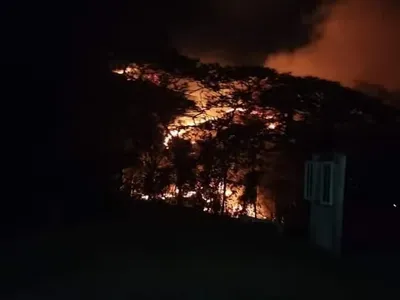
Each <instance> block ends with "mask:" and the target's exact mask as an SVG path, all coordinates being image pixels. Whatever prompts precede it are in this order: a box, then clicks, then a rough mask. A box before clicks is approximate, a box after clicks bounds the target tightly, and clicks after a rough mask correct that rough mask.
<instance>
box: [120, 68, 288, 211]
mask: <svg viewBox="0 0 400 300" xmlns="http://www.w3.org/2000/svg"><path fill="white" fill-rule="evenodd" d="M114 72H115V73H117V74H120V75H124V76H126V78H127V80H133V81H134V80H144V81H149V82H152V83H154V84H155V85H166V86H167V87H168V89H171V90H174V91H180V92H183V93H184V94H185V95H186V97H188V98H189V99H191V100H193V101H195V104H196V107H195V108H194V109H192V110H190V111H188V112H186V113H185V114H183V115H181V116H178V117H177V118H175V119H174V120H173V122H171V123H170V124H168V126H167V128H166V130H165V138H164V143H163V144H164V146H165V148H166V149H168V148H169V147H170V146H171V143H172V142H173V140H174V138H180V139H184V140H188V141H190V143H191V144H192V145H194V147H200V146H199V145H198V144H199V143H200V144H201V142H202V141H203V140H204V139H206V138H207V137H215V135H216V132H217V130H216V128H215V124H214V123H215V122H216V123H218V121H220V120H226V119H229V120H230V122H231V123H232V124H243V122H244V119H245V118H246V116H251V117H253V118H256V119H262V120H263V121H264V126H265V130H267V131H269V132H274V133H279V132H281V131H282V128H281V127H282V124H281V123H279V122H278V120H277V118H276V116H275V115H274V113H275V112H274V110H273V109H264V110H263V109H261V108H259V109H254V107H252V108H249V107H246V105H245V102H244V101H242V100H241V99H240V98H237V94H238V91H239V92H241V93H243V94H245V93H247V94H248V93H250V94H251V97H252V98H253V99H256V97H257V93H256V91H252V90H251V89H252V88H253V87H254V83H253V84H252V85H249V84H247V83H246V82H241V81H226V82H224V83H223V84H222V85H221V86H219V88H218V89H216V88H210V87H207V86H205V85H204V83H202V82H201V81H199V80H195V79H193V78H189V77H183V76H180V77H179V76H177V77H172V80H171V74H166V73H164V72H162V71H160V70H154V69H151V68H150V67H149V66H146V65H142V66H140V65H138V64H130V65H129V66H127V67H125V68H123V69H115V70H114ZM166 78H168V80H166ZM249 80H252V78H250V79H249ZM253 80H255V79H253ZM258 85H263V87H264V88H268V86H267V84H266V83H265V82H262V81H261V82H260V83H258ZM232 102H234V103H235V104H236V105H235V107H231V106H228V105H227V104H228V103H232ZM212 124H214V126H212ZM222 126H224V125H222ZM266 145H267V146H266V147H264V148H268V147H271V144H268V143H267V144H266ZM194 155H195V156H196V155H198V154H194ZM167 164H168V163H167ZM201 168H202V166H199V167H198V168H197V169H198V170H200V171H201ZM245 172H246V169H244V168H243V169H242V170H236V171H234V172H232V171H229V172H227V176H226V179H225V183H224V182H223V181H224V180H213V181H211V182H209V183H208V185H209V188H211V189H214V190H215V191H217V192H216V193H215V194H212V193H211V194H210V193H207V191H205V190H206V189H207V188H206V189H205V188H204V186H201V184H196V186H195V188H194V189H191V190H186V191H184V192H182V193H180V191H179V188H178V187H177V186H176V185H175V184H170V185H168V187H167V188H166V189H165V191H163V192H162V193H161V194H159V195H157V196H156V197H157V198H159V199H162V200H164V201H167V202H171V203H175V202H176V201H177V200H176V199H177V198H178V197H181V198H183V199H184V202H185V203H186V204H187V205H195V203H199V202H200V203H201V206H202V207H203V208H202V209H203V210H204V211H207V212H215V207H213V206H215V202H216V200H217V202H220V201H222V202H224V204H223V207H222V208H221V209H222V210H223V212H224V213H225V214H229V215H231V216H239V215H240V214H243V213H245V214H247V215H249V216H252V217H255V216H256V217H257V218H272V216H273V213H272V211H271V209H272V208H271V205H269V207H267V205H266V203H265V201H261V198H262V197H261V195H259V196H256V200H255V203H254V207H251V206H246V205H244V204H243V203H242V201H241V198H243V195H244V193H245V186H244V184H243V178H244V174H245ZM138 176H139V177H140V174H135V171H133V170H132V169H126V170H124V184H125V185H127V184H128V185H131V186H132V188H131V192H130V193H131V195H132V196H135V195H139V196H140V198H142V199H144V200H147V199H150V198H151V196H150V195H148V194H143V193H142V192H141V191H140V189H135V188H133V186H134V184H133V182H134V181H135V180H137V177H138ZM256 194H260V193H259V191H256ZM258 198H260V200H258ZM269 202H271V201H269ZM245 206H246V207H245Z"/></svg>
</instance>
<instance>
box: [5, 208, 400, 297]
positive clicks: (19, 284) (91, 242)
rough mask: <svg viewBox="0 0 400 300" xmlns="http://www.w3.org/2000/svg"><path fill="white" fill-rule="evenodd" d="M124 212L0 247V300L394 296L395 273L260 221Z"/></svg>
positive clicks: (150, 211) (137, 210)
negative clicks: (330, 252)
mask: <svg viewBox="0 0 400 300" xmlns="http://www.w3.org/2000/svg"><path fill="white" fill-rule="evenodd" d="M132 211H133V212H132ZM126 215H130V218H126V217H121V218H117V219H118V221H116V220H115V219H114V220H111V219H109V220H108V221H103V222H101V223H100V222H97V223H92V224H85V225H76V226H74V227H71V228H69V229H68V230H67V229H64V230H58V231H54V232H47V233H43V234H41V235H36V236H35V237H30V238H24V239H21V240H19V241H18V242H13V243H9V244H8V245H7V246H6V247H4V248H2V250H1V251H2V255H1V264H2V267H1V273H2V275H3V276H2V278H3V279H2V282H1V290H2V296H1V297H0V298H1V299H113V300H115V299H271V297H276V298H278V299H280V298H282V299H283V298H287V297H290V298H292V299H305V298H304V297H318V299H338V297H344V298H345V299H347V298H349V299H350V298H351V297H352V296H354V297H359V296H361V297H362V296H371V297H377V296H379V297H382V296H385V295H388V296H389V297H390V298H393V299H395V298H398V296H396V295H397V294H396V293H398V290H396V289H395V288H394V284H396V280H393V282H391V281H392V280H390V279H393V278H394V279H395V278H398V274H399V273H398V271H397V273H396V274H393V275H388V274H387V272H386V274H383V273H378V272H368V268H365V269H363V268H360V267H358V264H357V263H356V262H354V261H353V262H349V261H343V260H341V261H338V260H335V259H330V258H328V257H326V256H325V255H323V254H321V253H319V252H318V251H315V250H311V249H309V248H308V247H307V246H306V245H304V244H302V243H301V242H298V241H292V240H290V239H285V238H282V237H279V236H278V235H277V234H275V233H274V230H273V228H272V227H271V226H269V225H267V224H257V225H255V224H247V225H244V224H239V223H238V222H232V221H224V220H220V219H214V218H212V217H210V216H208V215H204V214H195V213H193V212H192V211H189V212H186V211H185V212H181V211H179V210H178V209H176V208H167V207H164V208H163V207H162V208H160V207H158V206H156V205H153V204H148V203H137V204H136V205H135V206H134V207H131V208H130V209H129V213H127V214H126ZM150 215H151V217H150ZM127 220H129V221H127ZM386 263H387V262H386ZM396 276H397V277H396ZM315 299H317V298H315ZM339 299H340V298H339Z"/></svg>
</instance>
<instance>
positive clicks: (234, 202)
mask: <svg viewBox="0 0 400 300" xmlns="http://www.w3.org/2000/svg"><path fill="white" fill-rule="evenodd" d="M145 68H146V66H144V67H142V68H141V67H140V66H138V65H136V64H132V65H130V66H128V67H126V68H125V69H115V70H113V72H114V73H116V74H120V75H124V76H126V77H127V79H128V80H137V79H139V78H141V79H144V80H149V81H151V82H153V83H154V84H159V75H158V74H157V73H156V72H155V71H152V70H148V71H146V69H145ZM180 83H181V84H187V87H188V97H189V98H191V99H192V100H194V101H195V103H196V104H197V106H198V108H200V109H199V110H200V111H201V113H199V111H198V110H195V111H193V112H188V113H187V114H186V115H184V116H180V117H178V118H176V119H175V120H174V121H173V122H172V123H171V124H170V125H169V126H168V132H167V134H166V136H165V139H164V142H163V144H164V146H165V147H166V148H168V147H169V144H170V142H171V140H172V139H173V138H174V137H179V138H187V137H186V134H188V133H189V132H190V130H193V129H194V128H196V127H197V126H198V125H200V124H203V123H205V122H208V121H210V120H214V119H216V118H220V117H222V116H224V115H226V114H229V113H233V112H246V111H247V110H246V109H244V108H241V107H238V108H232V107H218V108H210V109H203V110H202V109H201V108H202V107H204V106H205V103H206V102H207V99H208V98H210V95H213V93H215V91H211V90H207V89H206V88H202V87H201V85H200V84H199V83H197V82H196V81H193V80H189V79H182V80H181V82H180ZM235 85H237V87H238V88H240V84H239V83H238V84H235ZM171 88H172V89H173V88H174V87H171ZM218 93H219V95H224V96H229V95H230V94H231V93H232V91H231V90H229V89H228V88H222V89H221V90H220V91H219V92H218ZM250 114H252V115H257V116H260V117H261V118H264V119H265V120H270V121H271V122H269V123H267V125H266V126H267V128H268V129H270V130H275V129H276V128H277V127H278V126H279V123H278V122H274V121H273V119H274V114H273V113H272V112H271V111H267V112H262V111H258V110H253V111H251V112H250ZM191 142H192V143H193V144H195V143H196V140H193V139H192V140H191ZM243 191H244V187H243V186H236V187H233V186H229V185H228V186H227V187H226V190H225V198H226V203H225V211H224V213H225V214H228V215H230V216H232V217H238V216H239V213H241V212H243V209H244V207H243V204H242V203H241V202H240V196H241V195H242V194H243ZM178 193H179V190H178V189H177V188H176V186H174V185H171V186H170V187H169V188H168V191H167V192H165V193H164V194H162V195H158V196H157V197H158V198H161V199H163V200H167V201H175V199H176V197H177V195H178ZM218 193H219V195H220V196H221V199H222V198H223V197H222V196H223V193H224V189H223V185H222V183H220V184H219V185H218ZM131 194H134V191H131ZM196 195H201V198H202V200H203V201H204V203H206V206H207V205H210V204H211V203H212V201H213V200H212V199H207V198H206V197H205V196H204V195H202V194H201V193H199V192H198V191H196V190H193V191H187V192H185V193H184V194H183V198H184V199H187V200H188V201H189V200H190V199H191V198H194V197H195V196H196ZM140 197H141V199H143V200H149V199H150V196H149V195H141V196H140ZM257 198H258V197H257ZM203 210H204V211H205V212H211V208H209V207H204V209H203ZM245 213H246V215H248V216H249V217H255V214H257V218H259V219H267V218H268V216H269V215H271V214H270V212H269V211H268V209H267V207H266V205H264V204H263V203H262V201H260V200H258V199H257V201H256V212H255V211H254V207H253V206H252V205H248V206H247V207H246V209H245Z"/></svg>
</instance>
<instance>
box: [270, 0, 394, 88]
mask: <svg viewBox="0 0 400 300" xmlns="http://www.w3.org/2000/svg"><path fill="white" fill-rule="evenodd" d="M328 10H329V14H328V16H327V18H326V19H325V20H324V21H323V22H322V23H320V24H319V25H318V26H316V27H315V28H314V31H315V32H317V33H319V39H317V40H314V41H313V42H312V43H310V44H309V45H306V46H303V47H300V48H298V49H297V50H295V51H293V52H280V53H277V54H272V55H269V56H267V59H266V62H265V65H266V66H269V67H272V68H275V69H277V70H278V71H281V72H292V73H293V74H294V75H300V76H303V75H312V76H317V77H321V78H326V79H329V80H333V81H339V82H341V83H342V84H344V85H347V86H352V87H354V86H355V85H356V81H360V80H361V81H365V82H369V83H374V84H378V85H382V86H384V87H385V88H387V89H389V90H396V89H400V68H399V63H398V61H399V54H400V18H399V16H400V1H397V0H340V1H337V2H336V3H335V4H334V5H333V6H331V7H329V9H328Z"/></svg>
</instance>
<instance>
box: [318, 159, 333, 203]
mask: <svg viewBox="0 0 400 300" xmlns="http://www.w3.org/2000/svg"><path fill="white" fill-rule="evenodd" d="M333 172H334V163H333V162H322V163H321V168H320V178H321V181H320V182H321V187H320V189H319V190H320V203H321V204H322V205H332V204H333V188H334V186H333V178H334V173H333Z"/></svg>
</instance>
